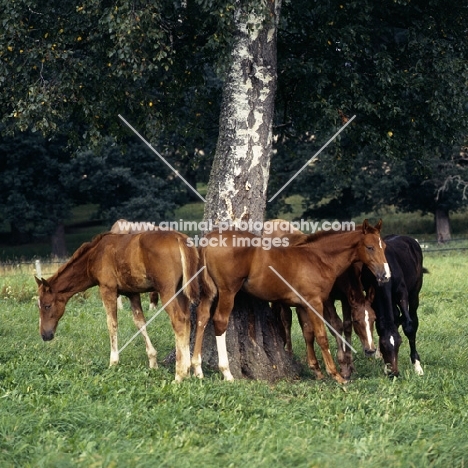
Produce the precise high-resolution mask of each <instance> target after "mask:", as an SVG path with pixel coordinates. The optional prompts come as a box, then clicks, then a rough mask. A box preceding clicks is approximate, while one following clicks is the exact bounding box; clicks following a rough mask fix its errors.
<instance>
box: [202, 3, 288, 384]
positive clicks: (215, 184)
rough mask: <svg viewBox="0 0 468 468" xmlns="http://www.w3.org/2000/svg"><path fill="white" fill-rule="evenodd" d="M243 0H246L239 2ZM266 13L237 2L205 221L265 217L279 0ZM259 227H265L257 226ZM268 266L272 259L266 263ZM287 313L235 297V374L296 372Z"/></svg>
mask: <svg viewBox="0 0 468 468" xmlns="http://www.w3.org/2000/svg"><path fill="white" fill-rule="evenodd" d="M239 3H240V2H239ZM266 3H267V6H266V8H265V10H264V11H263V13H262V14H261V15H260V14H257V13H255V14H254V13H249V14H246V13H245V12H243V11H242V10H241V7H238V11H237V12H236V15H237V16H236V18H237V33H236V36H235V43H234V47H233V50H232V57H231V65H230V69H229V72H228V75H227V77H226V81H225V83H224V88H223V101H222V106H221V115H220V130H219V137H218V143H217V148H216V153H215V157H214V162H213V166H212V170H211V174H210V180H209V183H208V192H207V196H206V199H207V203H206V206H205V216H204V221H207V222H208V221H211V222H212V223H213V224H214V225H216V224H218V223H219V222H231V223H239V222H247V223H248V222H249V221H250V222H251V223H252V226H255V224H253V223H257V226H258V225H259V223H262V222H263V215H264V211H265V205H266V192H267V184H268V176H269V168H270V157H271V151H272V124H273V113H274V98H275V91H276V30H277V22H278V17H279V11H280V3H281V1H280V0H276V1H275V0H273V1H268V2H266ZM253 231H254V232H255V231H256V232H257V233H260V231H261V229H260V230H259V229H253ZM267 267H268V266H267V265H265V268H267ZM280 327H281V320H280V319H279V318H278V317H276V316H275V315H274V314H273V312H272V310H271V308H270V307H269V305H268V303H265V302H262V301H259V300H257V299H254V298H252V297H250V296H248V295H246V294H244V293H239V294H238V296H237V298H236V303H235V306H234V310H233V312H232V314H231V318H230V322H229V326H228V329H227V334H226V336H227V349H228V354H229V360H230V367H231V371H232V374H233V375H234V377H235V378H240V377H242V376H244V377H249V378H254V379H266V380H275V379H278V378H284V377H292V376H295V375H297V368H296V367H295V366H294V364H293V362H292V358H291V355H290V354H288V353H286V352H285V350H284V341H283V339H282V338H280V337H281V336H282V335H281V330H280ZM203 362H204V363H209V364H211V365H212V366H214V367H216V366H217V351H216V342H215V339H214V332H213V328H212V327H211V326H208V327H207V329H206V332H205V342H204V348H203Z"/></svg>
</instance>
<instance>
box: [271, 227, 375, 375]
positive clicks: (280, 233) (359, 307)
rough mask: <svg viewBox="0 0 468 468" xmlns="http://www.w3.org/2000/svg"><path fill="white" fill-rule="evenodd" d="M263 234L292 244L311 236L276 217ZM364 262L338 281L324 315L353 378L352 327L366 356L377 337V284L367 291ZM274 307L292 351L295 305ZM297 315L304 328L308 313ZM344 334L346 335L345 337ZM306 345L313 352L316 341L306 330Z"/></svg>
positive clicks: (340, 360) (342, 366)
mask: <svg viewBox="0 0 468 468" xmlns="http://www.w3.org/2000/svg"><path fill="white" fill-rule="evenodd" d="M263 237H269V238H274V237H277V238H280V239H285V238H286V239H288V245H297V244H300V243H301V242H304V241H306V240H307V235H306V234H304V233H303V232H302V231H300V230H299V229H296V228H294V226H293V225H292V224H290V223H289V222H288V221H285V220H281V219H275V220H272V221H268V225H267V229H266V232H265V233H264V234H263ZM361 269H362V264H361V263H354V264H353V265H351V266H350V267H349V268H348V269H347V270H346V271H345V272H344V273H343V274H341V275H340V276H339V277H338V278H337V279H336V281H335V284H334V285H333V288H332V290H331V292H330V296H329V297H328V299H327V300H326V301H325V302H324V303H323V316H324V319H325V320H326V322H327V325H328V324H330V325H331V328H330V327H329V328H330V331H331V332H332V334H333V335H334V336H335V338H336V342H337V350H338V353H337V354H338V356H337V358H338V363H339V364H340V373H341V375H342V376H343V377H344V378H347V379H348V378H350V377H351V373H352V371H353V370H354V365H353V358H352V352H351V351H352V350H351V348H350V347H349V346H347V345H346V343H351V334H352V329H353V328H354V331H355V332H356V334H357V335H358V337H359V339H360V341H361V345H362V348H363V351H364V353H365V354H366V356H373V355H375V352H376V348H375V344H374V339H373V330H374V322H375V312H374V310H373V309H372V306H371V302H372V300H373V288H370V291H369V293H368V294H367V297H366V295H364V293H363V289H364V288H363V286H362V283H361V280H360V276H361ZM335 301H340V302H341V307H342V312H343V320H341V318H340V317H339V316H338V314H337V312H336V308H335V304H334V303H335ZM273 310H275V311H277V313H279V314H280V316H281V320H282V322H283V325H284V338H285V345H286V346H285V347H286V350H287V351H289V352H292V343H291V323H292V313H291V309H290V308H289V307H287V306H285V305H283V304H280V303H274V304H273ZM297 316H298V320H299V323H300V324H301V328H302V330H303V332H304V323H305V322H306V321H307V313H305V314H304V310H303V309H301V308H299V309H298V310H297ZM343 335H344V339H343ZM304 338H305V339H306V346H307V349H308V352H307V354H308V355H309V348H310V346H313V345H314V337H313V334H312V335H311V334H304Z"/></svg>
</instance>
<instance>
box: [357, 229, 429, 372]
mask: <svg viewBox="0 0 468 468" xmlns="http://www.w3.org/2000/svg"><path fill="white" fill-rule="evenodd" d="M384 241H385V243H386V245H387V248H386V251H385V254H386V257H387V259H388V264H389V266H390V271H391V273H392V277H391V279H390V281H389V282H387V283H385V284H380V285H378V284H377V283H376V281H375V280H374V278H373V275H372V274H371V272H370V271H369V270H368V269H367V268H364V269H363V283H364V286H365V287H374V289H375V298H374V301H373V303H372V306H373V308H374V310H375V313H376V316H377V321H376V328H377V334H378V335H379V347H380V352H381V354H382V357H383V359H384V363H385V372H386V373H387V374H388V375H389V376H390V377H397V376H398V375H399V373H400V372H399V370H398V350H399V348H400V344H401V336H400V334H399V332H398V328H399V326H400V325H402V328H403V331H404V333H405V335H406V336H407V338H408V342H409V345H410V357H411V362H412V363H413V366H414V370H415V372H416V373H417V374H418V375H423V374H424V371H423V369H422V367H421V360H420V357H419V354H418V352H417V351H416V332H417V331H418V325H419V320H418V314H417V310H418V306H419V292H420V291H421V287H422V283H423V273H427V270H426V269H425V268H424V267H423V256H422V251H421V247H420V245H419V244H418V242H417V241H416V240H414V239H412V238H411V237H408V236H395V235H390V236H387V237H385V239H384Z"/></svg>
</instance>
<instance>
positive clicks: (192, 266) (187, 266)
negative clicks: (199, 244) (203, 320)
mask: <svg viewBox="0 0 468 468" xmlns="http://www.w3.org/2000/svg"><path fill="white" fill-rule="evenodd" d="M177 240H178V243H179V252H180V260H181V263H182V282H183V288H184V289H183V293H184V295H185V296H186V297H187V298H188V299H189V301H190V302H191V303H192V304H198V301H199V299H200V282H199V279H198V278H197V277H196V276H197V272H198V252H197V249H196V248H195V247H190V246H189V245H188V244H187V239H185V238H182V237H179V238H178V239H177Z"/></svg>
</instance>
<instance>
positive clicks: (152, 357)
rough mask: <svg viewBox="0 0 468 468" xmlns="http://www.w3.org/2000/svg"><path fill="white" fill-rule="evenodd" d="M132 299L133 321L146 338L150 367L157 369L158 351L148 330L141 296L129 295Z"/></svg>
mask: <svg viewBox="0 0 468 468" xmlns="http://www.w3.org/2000/svg"><path fill="white" fill-rule="evenodd" d="M128 298H129V299H130V305H131V307H132V314H133V322H134V323H135V326H136V327H137V328H138V330H140V333H141V336H142V337H143V339H144V340H145V346H146V354H147V355H148V360H149V367H150V369H157V368H158V363H157V361H156V357H157V352H156V350H155V349H154V346H153V344H152V343H151V340H150V338H149V336H148V332H147V330H146V320H145V316H144V314H143V310H142V308H141V298H140V295H139V294H138V293H136V294H131V295H128Z"/></svg>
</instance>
